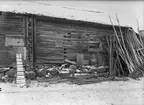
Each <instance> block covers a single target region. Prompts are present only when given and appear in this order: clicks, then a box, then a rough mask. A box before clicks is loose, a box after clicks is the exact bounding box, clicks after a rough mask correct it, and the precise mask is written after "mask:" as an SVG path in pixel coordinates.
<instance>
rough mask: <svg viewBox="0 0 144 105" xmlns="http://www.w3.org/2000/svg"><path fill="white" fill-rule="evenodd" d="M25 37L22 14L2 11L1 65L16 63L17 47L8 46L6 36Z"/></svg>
mask: <svg viewBox="0 0 144 105" xmlns="http://www.w3.org/2000/svg"><path fill="white" fill-rule="evenodd" d="M17 36H19V38H23V18H22V16H21V15H16V14H12V13H2V14H1V15H0V66H10V65H12V64H14V63H16V55H15V53H16V49H15V48H14V47H13V46H6V37H10V38H15V37H17Z"/></svg>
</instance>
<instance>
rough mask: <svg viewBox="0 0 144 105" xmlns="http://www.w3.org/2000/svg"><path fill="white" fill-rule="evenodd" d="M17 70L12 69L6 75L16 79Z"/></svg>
mask: <svg viewBox="0 0 144 105" xmlns="http://www.w3.org/2000/svg"><path fill="white" fill-rule="evenodd" d="M16 73H17V70H16V68H11V69H10V70H9V71H7V72H6V75H8V77H10V78H15V77H16Z"/></svg>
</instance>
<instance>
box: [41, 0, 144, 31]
mask: <svg viewBox="0 0 144 105" xmlns="http://www.w3.org/2000/svg"><path fill="white" fill-rule="evenodd" d="M43 3H44V2H43ZM49 3H50V4H53V5H58V6H67V7H73V8H82V9H87V10H98V11H102V12H105V13H107V14H115V13H117V15H118V18H119V20H120V23H124V22H125V23H127V24H128V25H129V26H131V27H133V28H134V30H135V31H137V28H138V25H137V21H138V24H139V29H141V30H144V1H49Z"/></svg>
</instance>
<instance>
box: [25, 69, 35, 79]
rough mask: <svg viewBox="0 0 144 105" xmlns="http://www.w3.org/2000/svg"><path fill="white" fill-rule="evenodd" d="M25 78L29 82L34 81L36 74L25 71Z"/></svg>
mask: <svg viewBox="0 0 144 105" xmlns="http://www.w3.org/2000/svg"><path fill="white" fill-rule="evenodd" d="M25 77H26V78H27V79H30V80H34V79H35V77H36V73H35V72H34V71H25Z"/></svg>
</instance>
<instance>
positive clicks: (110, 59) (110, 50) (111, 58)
mask: <svg viewBox="0 0 144 105" xmlns="http://www.w3.org/2000/svg"><path fill="white" fill-rule="evenodd" d="M112 38H113V37H110V46H109V74H110V76H112V75H113V52H112V49H113V45H112V43H113V42H112V41H113V40H112Z"/></svg>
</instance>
